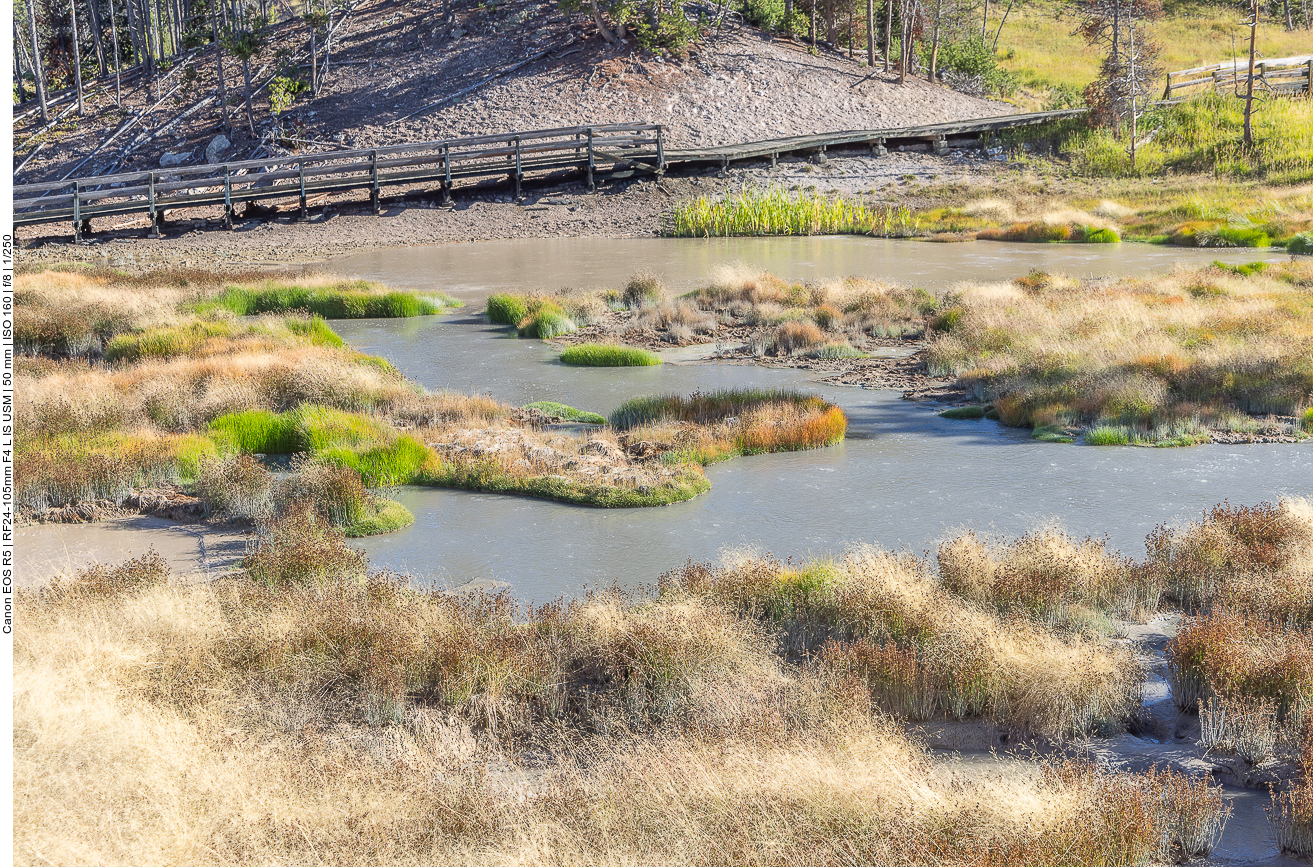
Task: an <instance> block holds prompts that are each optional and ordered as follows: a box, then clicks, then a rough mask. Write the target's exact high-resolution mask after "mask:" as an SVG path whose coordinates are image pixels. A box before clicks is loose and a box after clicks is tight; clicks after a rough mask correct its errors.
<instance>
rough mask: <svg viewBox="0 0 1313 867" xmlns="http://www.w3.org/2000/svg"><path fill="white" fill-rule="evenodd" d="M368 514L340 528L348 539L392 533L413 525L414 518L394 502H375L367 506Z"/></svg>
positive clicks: (381, 500)
mask: <svg viewBox="0 0 1313 867" xmlns="http://www.w3.org/2000/svg"><path fill="white" fill-rule="evenodd" d="M368 512H369V513H368V514H367V515H365V516H364V517H363V518H361V519H360V520H358V521H356V522H355V523H353V524H349V525H347V526H346V527H344V528H342V532H343V533H344V534H345V535H346V537H347V538H348V539H359V538H361V537H362V536H380V535H382V534H384V533H394V532H396V531H397V530H400V529H402V528H403V527H409V526H410V525H411V524H413V523H415V516H414V515H412V514H411V512H410V510H409V509H407V508H406V507H405V506H403V505H401V504H400V503H398V502H397V501H396V500H383V499H379V500H376V501H375V502H374V503H372V504H371V505H370V506H369V508H368Z"/></svg>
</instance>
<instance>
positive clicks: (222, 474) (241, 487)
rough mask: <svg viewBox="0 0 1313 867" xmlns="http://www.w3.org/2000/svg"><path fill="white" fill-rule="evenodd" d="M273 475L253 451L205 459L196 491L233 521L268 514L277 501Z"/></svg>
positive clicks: (210, 508) (208, 505)
mask: <svg viewBox="0 0 1313 867" xmlns="http://www.w3.org/2000/svg"><path fill="white" fill-rule="evenodd" d="M273 492H274V479H273V475H272V474H271V473H270V472H269V471H268V470H266V469H265V468H264V466H263V465H262V464H261V463H260V462H259V461H257V460H256V459H255V458H254V457H252V456H251V455H250V454H249V453H246V452H241V453H238V454H235V455H232V456H231V457H228V458H225V459H220V460H207V461H203V462H202V463H201V471H200V474H199V476H198V477H197V479H196V493H197V495H198V496H199V497H200V498H201V501H202V502H203V503H205V507H206V510H207V511H208V512H210V513H211V514H218V515H222V516H223V517H225V518H227V519H229V520H232V521H247V522H254V521H256V520H258V519H260V518H263V517H267V516H268V515H269V514H270V512H271V511H272V509H273V504H274V497H273Z"/></svg>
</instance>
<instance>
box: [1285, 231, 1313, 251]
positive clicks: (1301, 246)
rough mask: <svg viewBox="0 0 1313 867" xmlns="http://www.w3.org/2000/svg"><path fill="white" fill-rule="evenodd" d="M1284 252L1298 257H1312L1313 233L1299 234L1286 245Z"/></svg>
mask: <svg viewBox="0 0 1313 867" xmlns="http://www.w3.org/2000/svg"><path fill="white" fill-rule="evenodd" d="M1286 252H1287V253H1294V254H1295V255H1298V256H1313V232H1300V233H1299V234H1298V235H1295V236H1294V237H1293V238H1291V239H1290V240H1289V241H1288V242H1287V243H1286Z"/></svg>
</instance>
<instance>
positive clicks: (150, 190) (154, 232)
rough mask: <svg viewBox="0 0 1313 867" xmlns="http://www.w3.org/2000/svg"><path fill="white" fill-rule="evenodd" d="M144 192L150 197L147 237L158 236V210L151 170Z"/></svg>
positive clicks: (153, 175) (159, 221) (153, 174)
mask: <svg viewBox="0 0 1313 867" xmlns="http://www.w3.org/2000/svg"><path fill="white" fill-rule="evenodd" d="M146 194H147V196H148V197H149V199H150V231H149V232H147V233H146V237H148V238H158V237H159V236H160V223H161V222H162V221H161V220H160V215H159V211H158V209H157V208H156V206H155V173H154V172H151V173H150V174H149V176H148V178H147V186H146Z"/></svg>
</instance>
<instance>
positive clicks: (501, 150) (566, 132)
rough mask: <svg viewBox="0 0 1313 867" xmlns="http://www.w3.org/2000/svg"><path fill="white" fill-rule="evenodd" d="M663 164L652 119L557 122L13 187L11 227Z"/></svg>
mask: <svg viewBox="0 0 1313 867" xmlns="http://www.w3.org/2000/svg"><path fill="white" fill-rule="evenodd" d="M664 165H665V155H664V150H663V141H662V134H661V127H660V126H658V125H657V124H650V123H629V124H605V125H599V126H588V127H565V128H561V129H548V130H532V131H528V132H515V133H504V134H498V135H486V136H475V137H472V138H459V139H446V140H443V141H432V142H418V143H410V144H402V145H392V146H389V147H380V148H370V149H367V150H349V151H334V152H330V153H323V154H308V155H304V156H288V157H276V158H273V159H266V160H246V161H243V162H235V163H224V164H221V165H201V166H176V167H170V168H161V169H154V170H151V171H145V172H127V173H122V174H115V175H101V176H99V177H83V178H70V179H68V180H64V181H54V182H49V183H38V184H22V185H15V186H14V224H15V225H19V226H22V225H32V224H37V223H54V222H63V221H66V220H67V221H71V222H72V223H73V230H74V233H75V235H76V236H78V238H79V239H80V236H81V233H82V232H84V231H89V230H90V221H91V218H93V217H107V216H113V215H119V214H136V213H145V214H147V215H149V217H150V222H151V234H152V235H153V236H158V234H159V229H160V225H161V222H162V220H163V215H164V211H165V210H166V209H175V208H192V207H198V206H212V205H222V206H223V208H224V216H225V221H226V222H227V224H228V225H230V226H231V224H232V220H233V216H234V209H235V207H236V206H237V205H238V204H239V203H242V202H256V201H260V200H262V199H280V198H287V197H289V196H295V197H297V198H298V199H299V217H300V218H301V219H305V218H306V217H307V207H308V205H307V197H308V196H310V195H311V194H315V193H326V192H347V191H351V190H362V189H364V190H369V193H370V201H371V203H372V205H373V208H374V211H375V213H377V212H378V209H379V198H380V195H381V193H382V190H383V189H384V188H385V187H388V186H395V185H398V184H416V183H433V182H437V183H438V184H439V185H440V188H441V192H442V197H443V200H444V201H450V196H451V187H452V183H453V182H454V181H456V180H458V179H466V178H482V177H507V178H509V179H510V180H511V181H512V182H513V183H514V184H515V192H516V196H517V197H518V196H519V193H520V184H521V181H522V180H523V179H524V176H525V173H527V172H531V171H544V170H556V169H562V168H578V169H579V170H581V171H582V172H584V173H585V175H586V177H587V179H588V183H589V186H590V187H591V186H593V184H594V183H595V182H594V173H595V172H596V171H598V170H605V171H611V172H614V171H615V170H617V169H618V168H620V169H623V168H629V169H631V170H632V169H634V168H647V169H649V170H659V169H660V168H662V167H664Z"/></svg>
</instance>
